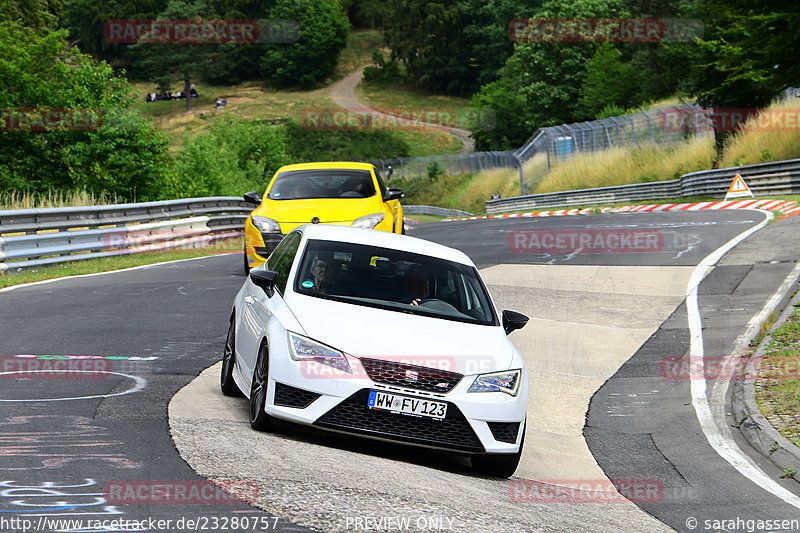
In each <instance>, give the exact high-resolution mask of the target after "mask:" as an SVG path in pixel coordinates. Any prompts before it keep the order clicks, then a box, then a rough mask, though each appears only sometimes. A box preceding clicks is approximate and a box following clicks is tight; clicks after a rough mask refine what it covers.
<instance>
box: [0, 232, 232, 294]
mask: <svg viewBox="0 0 800 533" xmlns="http://www.w3.org/2000/svg"><path fill="white" fill-rule="evenodd" d="M243 246H244V241H243V239H242V238H241V237H239V238H235V239H228V240H226V241H223V242H220V243H218V244H216V245H214V246H208V247H204V248H192V249H186V250H169V251H164V252H147V253H141V254H127V255H115V256H111V257H100V258H95V259H85V260H81V261H71V262H69V263H61V264H56V265H48V266H44V267H37V268H27V269H23V270H21V271H20V272H14V271H13V270H12V269H13V263H7V264H8V265H9V267H10V272H6V273H5V274H1V275H0V288H2V287H10V286H12V285H20V284H22V283H32V282H35V281H44V280H48V279H54V278H63V277H68V276H78V275H81V274H96V273H98V272H108V271H111V270H121V269H124V268H132V267H137V266H144V265H152V264H153V263H163V262H165V261H176V260H179V259H192V258H195V257H206V256H211V255H220V254H226V253H231V252H241V250H242V248H243Z"/></svg>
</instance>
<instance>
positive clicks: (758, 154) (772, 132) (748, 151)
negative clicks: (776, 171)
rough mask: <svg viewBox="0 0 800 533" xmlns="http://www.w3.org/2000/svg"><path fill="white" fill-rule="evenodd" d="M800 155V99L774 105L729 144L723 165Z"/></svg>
mask: <svg viewBox="0 0 800 533" xmlns="http://www.w3.org/2000/svg"><path fill="white" fill-rule="evenodd" d="M798 157H800V98H790V99H788V100H784V101H783V102H780V103H776V104H773V105H771V106H770V107H769V108H768V109H767V111H766V113H765V114H763V115H762V116H761V117H760V118H753V119H751V120H749V121H747V122H746V123H745V125H744V128H743V130H742V131H740V132H739V133H737V134H736V135H733V136H732V137H731V138H730V139H729V140H728V142H727V143H726V146H725V150H724V152H723V155H722V159H721V160H720V162H719V167H734V166H739V165H755V164H758V163H766V162H768V161H780V160H783V159H796V158H798Z"/></svg>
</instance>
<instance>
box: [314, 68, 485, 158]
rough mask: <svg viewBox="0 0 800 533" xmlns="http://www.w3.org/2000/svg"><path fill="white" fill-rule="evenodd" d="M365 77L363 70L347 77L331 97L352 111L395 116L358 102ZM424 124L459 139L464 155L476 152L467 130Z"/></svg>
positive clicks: (337, 84)
mask: <svg viewBox="0 0 800 533" xmlns="http://www.w3.org/2000/svg"><path fill="white" fill-rule="evenodd" d="M363 75H364V73H363V70H362V69H359V70H357V71H355V72H353V73H351V74H349V75H347V76H346V77H344V78H342V79H341V80H339V81H337V82H336V83H334V84H333V85H331V86H330V96H331V98H332V99H333V101H334V102H336V104H337V105H339V106H341V107H343V108H345V109H348V110H352V111H360V112H364V111H368V112H370V113H372V114H374V115H375V116H377V117H386V118H388V117H390V116H393V115H387V114H385V113H381V112H380V111H376V110H374V109H372V108H369V107H367V106H365V105H364V104H362V103H361V102H359V101H358V98H357V97H356V86H357V85H358V82H360V81H361V78H362V76H363ZM423 124H425V125H427V126H430V127H431V128H436V129H439V130H442V131H444V132H445V133H449V134H450V135H452V136H453V137H455V138H457V139H458V140H460V141H461V144H462V148H461V153H462V154H468V153H470V152H474V151H475V140H474V139H472V138H471V137H470V135H471V133H472V132H470V131H467V130H462V129H460V128H453V127H449V126H442V125H439V124H430V123H427V122H423Z"/></svg>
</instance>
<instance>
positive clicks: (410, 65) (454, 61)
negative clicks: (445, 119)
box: [384, 0, 540, 96]
mask: <svg viewBox="0 0 800 533" xmlns="http://www.w3.org/2000/svg"><path fill="white" fill-rule="evenodd" d="M539 3H540V2H539V1H536V0H526V1H523V2H519V1H518V0H517V1H512V0H488V1H487V0H440V1H437V2H428V1H426V0H390V1H389V2H388V16H387V19H388V20H387V22H386V26H385V30H384V39H385V41H386V44H387V46H389V48H390V49H391V51H392V59H397V60H400V61H401V62H402V63H403V65H404V66H405V69H406V72H408V76H409V79H410V80H413V81H414V83H417V84H418V85H420V86H421V87H423V88H425V89H428V90H431V91H435V92H446V93H450V94H457V95H462V96H468V95H471V94H473V93H474V92H475V91H476V90H477V89H478V88H479V87H480V86H481V85H483V84H486V83H488V82H490V81H493V80H494V79H496V78H497V74H498V71H499V69H500V68H501V67H502V65H503V63H504V62H505V60H506V59H507V58H508V57H509V56H510V55H511V53H512V51H513V46H512V42H511V40H510V38H509V36H508V23H509V21H510V20H511V19H513V18H518V17H524V16H529V15H530V14H531V13H533V10H534V8H535V7H536V6H538V4H539Z"/></svg>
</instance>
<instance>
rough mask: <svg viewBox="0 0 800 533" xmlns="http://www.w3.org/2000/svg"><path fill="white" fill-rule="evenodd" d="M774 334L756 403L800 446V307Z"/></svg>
mask: <svg viewBox="0 0 800 533" xmlns="http://www.w3.org/2000/svg"><path fill="white" fill-rule="evenodd" d="M795 307H796V308H795V310H794V312H792V314H791V315H790V316H789V318H788V319H787V320H786V322H784V323H783V324H782V325H781V326H779V327H778V328H776V329H775V330H774V331H773V332H772V333H771V334H770V335H771V340H770V343H769V345H768V346H767V351H766V353H765V354H764V358H763V360H762V362H761V367H760V369H759V372H758V374H759V375H758V378H757V379H756V400H757V401H758V405H759V407H760V409H761V412H762V413H763V414H764V416H765V417H766V418H767V420H769V422H770V424H772V426H773V427H774V428H775V429H777V430H778V431H779V432H780V433H781V434H782V435H783V436H784V437H786V438H787V439H789V440H790V441H791V442H793V443H794V444H795V445H796V446H800V371H798V370H799V368H798V361H800V308H797V304H795Z"/></svg>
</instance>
